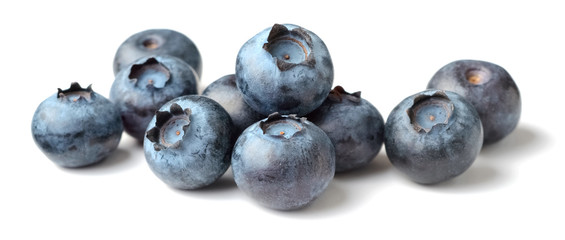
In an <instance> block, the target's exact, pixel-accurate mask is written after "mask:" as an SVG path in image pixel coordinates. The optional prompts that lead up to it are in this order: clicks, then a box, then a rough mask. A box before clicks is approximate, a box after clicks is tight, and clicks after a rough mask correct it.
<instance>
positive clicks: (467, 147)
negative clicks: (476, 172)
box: [385, 90, 483, 184]
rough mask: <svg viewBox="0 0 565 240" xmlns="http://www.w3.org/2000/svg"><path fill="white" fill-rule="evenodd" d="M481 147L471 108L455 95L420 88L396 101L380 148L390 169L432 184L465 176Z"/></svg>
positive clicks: (479, 129) (477, 121)
mask: <svg viewBox="0 0 565 240" xmlns="http://www.w3.org/2000/svg"><path fill="white" fill-rule="evenodd" d="M482 144H483V129H482V126H481V120H480V119H479V114H478V113H477V111H476V110H475V108H474V107H473V106H472V105H471V104H470V103H469V102H468V101H466V100H465V99H464V98H463V97H462V96H460V95H459V94H457V93H453V92H449V91H442V90H426V91H423V92H420V93H417V94H414V95H412V96H410V97H407V98H406V99H404V100H403V101H402V102H400V103H399V104H398V105H397V106H396V107H395V108H394V109H393V110H392V112H391V113H390V114H389V116H388V119H387V121H386V124H385V149H386V153H387V156H388V158H389V160H390V162H391V163H392V165H393V166H394V167H396V169H398V170H399V171H400V172H402V173H404V174H405V175H407V176H408V177H409V178H410V179H412V180H413V181H415V182H418V183H422V184H435V183H439V182H443V181H446V180H449V179H451V178H454V177H456V176H458V175H460V174H461V173H463V172H465V171H466V170H467V169H468V168H469V167H470V166H471V165H472V163H473V162H474V161H475V159H476V157H477V155H478V154H479V151H480V150H481V147H482Z"/></svg>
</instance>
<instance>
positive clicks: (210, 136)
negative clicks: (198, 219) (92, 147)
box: [143, 95, 235, 189]
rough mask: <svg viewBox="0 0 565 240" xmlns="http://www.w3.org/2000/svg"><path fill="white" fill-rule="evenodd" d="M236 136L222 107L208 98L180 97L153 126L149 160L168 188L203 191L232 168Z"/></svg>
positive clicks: (149, 133) (166, 106)
mask: <svg viewBox="0 0 565 240" xmlns="http://www.w3.org/2000/svg"><path fill="white" fill-rule="evenodd" d="M232 134H233V125H232V122H231V119H230V117H229V115H228V113H227V112H226V111H225V110H224V109H223V108H222V106H220V104H218V103H217V102H215V101H214V100H211V99H209V98H207V97H204V96H197V95H188V96H182V97H178V98H175V99H173V100H171V101H169V102H167V103H166V104H164V105H163V106H162V107H161V108H160V109H159V110H158V111H157V113H156V114H155V116H154V117H153V118H152V120H151V122H150V123H149V126H148V127H147V133H146V137H145V138H144V142H143V148H144V151H145V159H146V160H147V163H148V164H149V167H150V168H151V170H152V171H153V173H155V175H157V177H158V178H159V179H161V180H162V181H163V182H165V183H166V184H167V185H169V186H171V187H174V188H179V189H196V188H202V187H205V186H208V185H210V184H212V183H214V182H215V181H216V180H217V179H218V178H220V177H221V176H222V175H223V174H224V173H225V171H226V170H227V169H228V167H229V166H230V159H231V150H232V148H233V144H234V140H233V139H235V138H234V137H233V136H232Z"/></svg>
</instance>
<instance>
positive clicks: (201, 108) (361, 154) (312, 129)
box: [32, 24, 521, 210]
mask: <svg viewBox="0 0 565 240" xmlns="http://www.w3.org/2000/svg"><path fill="white" fill-rule="evenodd" d="M201 66H202V64H201V57H200V53H199V51H198V49H197V48H196V46H195V44H194V43H193V42H192V41H191V40H190V39H189V38H188V37H186V36H184V35H183V34H181V33H179V32H176V31H172V30H167V29H153V30H147V31H143V32H139V33H137V34H134V35H132V36H131V37H129V38H128V39H127V40H126V41H125V42H124V43H123V44H122V45H121V46H120V47H119V49H118V51H117V52H116V55H115V59H114V73H115V81H114V83H113V85H112V88H111V91H110V99H106V98H104V97H103V96H102V95H100V94H98V93H96V92H94V91H93V90H92V88H91V87H90V86H88V87H87V88H83V87H81V86H80V85H79V84H78V83H72V84H71V87H70V88H69V89H66V90H61V89H59V90H58V92H57V93H56V94H54V95H53V96H51V97H49V98H47V99H46V100H45V101H43V102H42V103H41V104H40V105H39V106H38V108H37V109H36V111H35V114H34V116H33V120H32V135H33V139H34V140H35V143H36V144H37V146H38V147H39V148H40V149H41V150H42V151H43V152H44V153H45V155H46V156H47V157H48V158H49V159H51V160H52V161H53V162H54V163H56V164H57V165H59V166H62V167H70V168H75V167H84V166H88V165H91V164H94V163H97V162H100V161H102V160H103V159H104V158H106V157H107V156H108V155H109V154H111V153H112V151H114V150H115V149H116V148H117V146H118V144H119V142H120V138H121V136H122V132H123V131H124V130H125V132H126V133H127V134H129V135H131V136H132V137H133V138H135V139H137V141H139V142H140V143H142V144H143V148H144V152H145V158H146V160H147V163H148V165H149V167H150V168H151V170H152V171H153V172H154V173H155V175H156V176H157V177H159V178H160V179H161V180H162V181H163V182H165V183H166V184H167V185H169V186H171V187H174V188H179V189H197V188H202V187H205V186H208V185H210V184H212V183H214V182H215V181H216V180H217V179H219V178H220V177H221V176H222V175H223V174H224V173H225V172H226V171H227V169H228V168H229V167H230V166H231V167H232V170H233V176H234V180H235V182H236V184H237V186H238V188H239V189H241V190H242V191H243V192H244V193H245V194H247V195H248V196H250V197H251V198H252V199H254V200H256V201H257V202H258V203H260V204H262V205H264V206H266V207H269V208H273V209H280V210H291V209H298V208H301V207H304V206H305V205H307V204H309V203H310V202H312V201H313V200H314V199H316V198H317V197H318V196H319V195H320V194H322V192H324V190H325V189H326V188H327V186H328V184H329V183H330V181H331V180H332V179H333V177H334V174H335V173H336V172H345V171H352V170H355V169H359V168H363V167H365V166H367V164H369V163H370V162H371V161H372V160H373V159H374V158H375V156H376V155H377V154H378V153H379V151H380V149H381V147H382V145H383V144H384V145H385V149H386V154H387V156H388V158H389V160H390V162H391V163H392V164H393V166H395V167H396V168H397V169H398V170H399V171H400V172H402V173H404V174H405V175H406V176H407V177H409V178H410V179H412V180H413V181H415V182H418V183H421V184H436V183H439V182H443V181H446V180H449V179H451V178H454V177H456V176H458V175H460V174H461V173H463V172H464V171H465V170H467V169H468V168H469V167H470V166H471V165H472V163H473V162H474V160H475V159H476V157H477V155H478V154H479V152H480V149H481V148H482V146H483V145H484V144H491V143H494V142H497V141H499V140H501V139H502V138H504V137H505V136H507V135H508V134H509V133H510V132H512V131H513V130H514V128H515V127H516V125H517V123H518V120H519V118H520V112H521V100H520V94H519V91H518V88H517V86H516V84H515V83H514V81H513V80H512V78H511V77H510V75H509V74H508V73H507V72H506V71H505V70H504V69H503V68H501V67H500V66H498V65H495V64H492V63H489V62H484V61H476V60H460V61H455V62H451V63H449V64H447V65H446V66H444V67H443V68H441V69H440V70H439V71H438V72H437V73H436V74H435V75H434V76H433V77H432V79H431V80H430V81H429V83H428V86H427V90H425V91H422V92H419V93H416V94H413V95H411V96H409V97H407V98H406V99H404V100H403V101H402V102H400V103H399V104H398V105H397V106H396V107H395V108H394V109H393V110H392V112H391V113H390V114H389V116H388V119H387V121H386V124H385V121H384V119H383V118H382V116H381V114H380V113H379V111H378V110H377V109H376V108H375V107H374V106H373V105H372V104H371V103H370V102H368V101H367V100H366V99H363V98H361V93H360V92H354V93H349V92H347V91H345V89H344V88H343V87H341V86H335V87H333V77H334V73H333V64H332V60H331V57H330V54H329V51H328V49H327V47H326V45H325V44H324V42H323V41H322V40H321V39H320V38H319V37H318V36H317V35H316V34H314V33H313V32H311V31H309V30H307V29H304V28H302V27H300V26H296V25H291V24H275V25H274V26H272V27H270V28H267V29H265V30H263V31H261V32H259V33H258V34H257V35H255V36H254V37H252V38H251V39H249V40H248V41H247V42H246V43H245V44H244V45H243V46H242V47H241V49H240V50H239V53H238V55H237V60H236V69H235V74H230V75H226V76H224V77H222V78H220V79H218V80H216V81H214V82H212V83H211V84H210V85H208V87H207V88H206V89H205V90H204V91H203V93H202V94H201V95H198V93H197V89H198V85H199V84H201V83H200V80H199V79H200V76H201V71H202V67H201ZM332 87H333V89H332ZM68 123H72V124H68Z"/></svg>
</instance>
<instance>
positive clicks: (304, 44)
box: [263, 24, 316, 71]
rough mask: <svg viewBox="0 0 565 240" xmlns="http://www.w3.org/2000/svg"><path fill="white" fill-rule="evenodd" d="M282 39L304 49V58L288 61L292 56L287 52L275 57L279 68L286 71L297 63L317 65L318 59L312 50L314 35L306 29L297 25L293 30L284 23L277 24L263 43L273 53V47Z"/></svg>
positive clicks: (310, 65)
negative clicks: (297, 60) (280, 56)
mask: <svg viewBox="0 0 565 240" xmlns="http://www.w3.org/2000/svg"><path fill="white" fill-rule="evenodd" d="M282 41H290V42H293V43H294V44H296V45H298V46H299V47H300V48H301V49H302V51H303V54H304V58H303V61H299V62H292V61H288V60H290V59H291V56H289V55H288V54H285V55H284V56H283V57H282V58H278V57H274V59H275V63H276V65H277V67H278V68H279V70H281V71H286V70H289V69H291V68H293V67H295V66H297V65H304V66H309V67H314V65H316V60H315V59H314V54H313V52H312V48H313V47H312V37H311V36H310V35H309V34H308V32H307V31H306V30H305V29H303V28H301V27H297V28H294V29H292V30H288V28H287V27H286V26H284V25H282V24H275V25H273V27H272V28H271V31H270V32H269V36H268V37H267V43H265V44H263V49H265V50H266V51H268V52H269V53H271V54H272V48H273V47H274V46H277V44H278V43H280V42H282Z"/></svg>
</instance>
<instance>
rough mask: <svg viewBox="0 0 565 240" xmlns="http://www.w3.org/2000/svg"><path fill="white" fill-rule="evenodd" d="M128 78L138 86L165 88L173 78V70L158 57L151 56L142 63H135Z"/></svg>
mask: <svg viewBox="0 0 565 240" xmlns="http://www.w3.org/2000/svg"><path fill="white" fill-rule="evenodd" d="M128 78H129V79H130V82H131V83H133V84H134V85H135V86H136V87H141V88H146V89H155V88H163V87H165V85H166V84H167V83H168V82H169V80H170V79H171V72H170V71H169V69H167V67H165V66H164V65H163V64H161V63H160V62H159V61H158V60H157V59H156V58H154V57H151V58H148V59H147V60H146V61H145V62H143V63H141V64H133V65H132V66H131V68H130V74H129V75H128Z"/></svg>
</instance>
